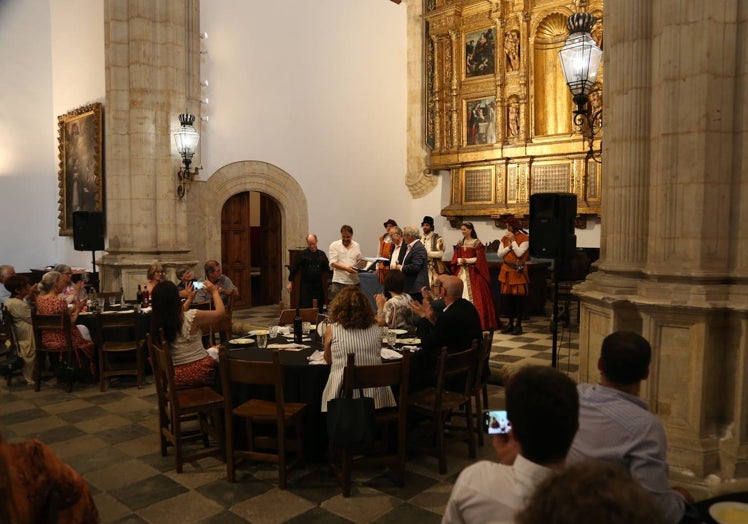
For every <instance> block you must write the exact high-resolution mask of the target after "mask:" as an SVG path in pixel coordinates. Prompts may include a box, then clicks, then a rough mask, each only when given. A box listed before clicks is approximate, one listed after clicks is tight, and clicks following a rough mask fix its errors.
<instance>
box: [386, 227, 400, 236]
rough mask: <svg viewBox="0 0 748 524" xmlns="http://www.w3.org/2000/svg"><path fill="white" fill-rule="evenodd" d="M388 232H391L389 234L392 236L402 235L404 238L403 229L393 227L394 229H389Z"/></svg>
mask: <svg viewBox="0 0 748 524" xmlns="http://www.w3.org/2000/svg"><path fill="white" fill-rule="evenodd" d="M387 231H389V232H390V235H391V234H393V233H394V234H396V235H400V236H403V230H402V229H400V228H399V227H398V226H392V227H391V228H389V229H388V230H387Z"/></svg>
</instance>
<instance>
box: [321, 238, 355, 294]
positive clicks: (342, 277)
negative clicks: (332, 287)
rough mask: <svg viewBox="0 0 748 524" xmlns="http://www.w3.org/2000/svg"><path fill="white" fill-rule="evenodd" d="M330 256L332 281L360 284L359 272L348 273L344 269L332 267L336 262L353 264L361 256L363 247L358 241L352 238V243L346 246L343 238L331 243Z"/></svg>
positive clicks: (345, 264) (347, 264)
mask: <svg viewBox="0 0 748 524" xmlns="http://www.w3.org/2000/svg"><path fill="white" fill-rule="evenodd" d="M328 258H329V259H330V269H332V271H333V273H332V281H333V282H338V283H339V284H358V283H359V279H358V273H348V272H347V271H343V270H342V269H338V268H335V267H332V265H333V264H334V263H336V262H337V263H338V264H343V265H344V266H353V264H355V263H356V262H357V261H358V259H359V258H361V248H360V247H359V245H358V242H356V241H355V240H351V245H350V246H348V248H346V247H345V246H344V245H343V241H342V240H336V241H335V242H333V243H332V244H330V249H329V254H328Z"/></svg>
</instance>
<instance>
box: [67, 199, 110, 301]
mask: <svg viewBox="0 0 748 524" xmlns="http://www.w3.org/2000/svg"><path fill="white" fill-rule="evenodd" d="M73 247H74V248H75V250H76V251H90V252H91V263H92V264H93V278H92V280H91V281H89V283H88V284H89V286H91V287H93V288H94V289H96V290H97V291H98V290H99V274H98V273H97V271H96V251H102V250H103V249H104V213H102V212H101V211H74V212H73Z"/></svg>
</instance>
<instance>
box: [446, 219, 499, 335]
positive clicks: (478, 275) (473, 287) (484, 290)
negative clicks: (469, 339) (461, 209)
mask: <svg viewBox="0 0 748 524" xmlns="http://www.w3.org/2000/svg"><path fill="white" fill-rule="evenodd" d="M460 231H461V232H462V240H460V242H459V243H458V244H457V245H456V246H455V250H454V254H453V255H452V274H454V275H457V276H458V277H460V280H462V282H463V284H464V287H463V290H462V298H464V299H466V300H469V301H470V302H472V303H473V305H474V306H475V309H477V310H478V315H480V324H481V328H482V329H484V330H489V329H496V328H497V327H498V321H497V320H496V310H495V309H494V305H493V297H492V296H491V284H490V282H491V279H490V277H489V274H488V262H486V248H485V247H484V246H483V244H482V243H481V241H480V240H478V235H476V234H475V227H473V224H472V223H471V222H463V223H462V227H460Z"/></svg>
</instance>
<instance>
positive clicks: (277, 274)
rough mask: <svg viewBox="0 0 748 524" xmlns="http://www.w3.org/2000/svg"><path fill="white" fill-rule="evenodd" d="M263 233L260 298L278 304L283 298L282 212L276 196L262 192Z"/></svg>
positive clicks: (267, 302) (264, 302) (261, 240)
mask: <svg viewBox="0 0 748 524" xmlns="http://www.w3.org/2000/svg"><path fill="white" fill-rule="evenodd" d="M260 216H261V219H262V235H261V236H260V253H261V254H262V256H261V257H259V260H260V293H259V295H260V297H258V298H260V300H262V303H263V304H277V303H278V302H279V301H280V299H281V286H282V285H283V284H282V281H283V271H282V269H283V267H282V266H283V264H282V260H283V256H282V249H283V246H282V241H281V230H282V224H281V212H280V207H279V206H278V203H277V202H276V201H275V199H274V198H272V197H270V196H268V195H266V194H264V193H263V194H262V195H261V198H260Z"/></svg>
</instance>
